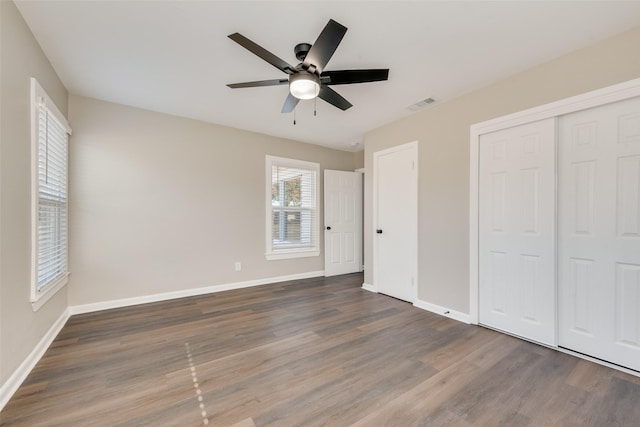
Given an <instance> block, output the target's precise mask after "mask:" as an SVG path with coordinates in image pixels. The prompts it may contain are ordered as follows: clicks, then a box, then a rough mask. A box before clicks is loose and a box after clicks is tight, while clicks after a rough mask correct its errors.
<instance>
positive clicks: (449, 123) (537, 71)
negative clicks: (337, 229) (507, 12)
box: [364, 28, 640, 313]
mask: <svg viewBox="0 0 640 427" xmlns="http://www.w3.org/2000/svg"><path fill="white" fill-rule="evenodd" d="M639 46H640V28H637V29H635V30H632V31H630V32H627V33H624V34H621V35H619V36H617V37H614V38H611V39H608V40H606V41H604V42H601V43H598V44H596V45H594V46H591V47H588V48H585V49H581V50H579V51H576V52H573V53H571V54H568V55H566V56H563V57H560V58H557V59H556V60H553V61H551V62H548V63H545V64H542V65H540V66H537V67H535V68H533V69H530V70H528V71H525V72H523V73H520V74H517V75H515V76H513V77H511V78H508V79H506V80H503V81H500V82H498V83H496V84H494V85H492V86H489V87H486V88H484V89H481V90H478V91H476V92H473V93H470V94H468V95H465V96H461V97H459V98H457V99H454V100H451V101H448V102H444V103H442V104H440V105H438V104H436V105H433V106H431V107H428V108H427V109H426V110H423V111H421V112H419V113H416V114H414V115H412V116H410V117H408V118H406V119H403V120H400V121H397V122H394V123H391V124H389V125H386V126H383V127H381V128H378V129H376V130H374V131H372V132H369V133H368V134H367V135H366V137H365V168H366V170H367V172H368V173H366V174H365V236H364V237H365V266H369V265H372V263H373V256H372V251H371V248H372V237H373V230H374V228H375V224H372V182H373V181H372V175H373V174H372V173H371V172H372V171H373V153H374V152H375V151H378V150H381V149H384V148H388V147H391V146H395V145H399V144H403V143H406V142H410V141H415V140H417V141H419V149H418V150H419V190H418V191H419V208H418V216H419V231H418V233H419V236H418V239H419V240H418V242H419V243H418V252H419V253H418V264H419V270H418V276H419V278H418V280H419V282H418V298H419V299H421V300H422V301H426V302H429V303H432V304H436V305H439V306H442V307H445V308H448V309H453V310H457V311H460V312H463V313H468V312H469V277H468V275H469V269H468V265H469V259H468V250H469V238H468V233H469V225H468V222H469V127H470V126H471V125H472V124H474V123H478V122H482V121H485V120H488V119H491V118H495V117H500V116H503V115H506V114H509V113H514V112H517V111H521V110H524V109H527V108H530V107H534V106H537V105H541V104H544V103H548V102H551V101H555V100H558V99H562V98H566V97H569V96H573V95H577V94H580V93H584V92H587V91H590V90H593V89H597V88H601V87H605V86H609V85H612V84H615V83H619V82H622V81H626V80H631V79H634V78H638V77H640V48H639ZM470 72H472V71H470ZM371 270H372V269H370V268H368V269H367V270H366V271H365V282H366V283H369V284H373V277H372V273H371Z"/></svg>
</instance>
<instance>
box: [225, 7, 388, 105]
mask: <svg viewBox="0 0 640 427" xmlns="http://www.w3.org/2000/svg"><path fill="white" fill-rule="evenodd" d="M346 32H347V27H345V26H343V25H341V24H339V23H337V22H336V21H334V20H333V19H330V20H329V22H328V23H327V25H326V26H325V27H324V29H323V30H322V32H321V33H320V35H319V36H318V39H317V40H316V42H315V43H314V44H313V45H310V44H309V43H300V44H297V45H296V46H295V48H294V53H295V55H296V58H298V60H299V61H302V62H300V63H299V64H298V65H296V66H293V65H290V64H288V63H287V62H286V61H284V60H282V59H280V58H278V57H277V56H275V55H274V54H273V53H271V52H269V51H268V50H266V49H265V48H263V47H262V46H260V45H258V44H256V43H254V42H253V41H251V40H249V39H248V38H246V37H245V36H243V35H242V34H240V33H233V34H231V35H229V38H230V39H231V40H233V41H235V42H236V43H238V44H239V45H240V46H242V47H244V48H245V49H247V50H248V51H250V52H251V53H253V54H255V55H257V56H259V57H260V58H262V59H264V60H265V61H267V62H268V63H269V64H271V65H273V66H274V67H276V68H277V69H278V70H280V71H283V72H284V73H286V74H288V75H289V76H288V77H287V78H285V79H273V80H260V81H255V82H244V83H233V84H228V85H227V86H229V87H230V88H232V89H238V88H245V87H259V86H278V85H284V84H288V85H289V95H288V96H287V99H286V100H285V102H284V105H283V106H282V112H283V113H290V112H292V111H293V110H294V109H295V108H296V105H298V102H299V101H300V100H301V99H313V98H315V97H318V98H320V99H323V100H324V101H326V102H328V103H329V104H331V105H334V106H336V107H338V108H339V109H341V110H343V111H344V110H346V109H348V108H351V107H352V105H351V103H350V102H349V101H347V100H346V99H344V98H343V97H342V96H341V95H340V94H338V92H336V91H335V90H333V89H331V88H330V87H329V86H330V85H345V84H353V83H368V82H377V81H382V80H387V79H388V77H389V69H388V68H385V69H364V70H336V71H324V67H325V66H326V65H327V63H328V62H329V60H330V59H331V57H332V56H333V53H334V52H335V51H336V49H337V48H338V45H339V44H340V42H341V41H342V38H343V37H344V35H345V33H346Z"/></svg>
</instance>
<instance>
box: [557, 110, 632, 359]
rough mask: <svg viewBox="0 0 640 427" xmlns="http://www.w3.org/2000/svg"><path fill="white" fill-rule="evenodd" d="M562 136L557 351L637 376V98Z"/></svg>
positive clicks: (576, 118)
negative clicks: (626, 369)
mask: <svg viewBox="0 0 640 427" xmlns="http://www.w3.org/2000/svg"><path fill="white" fill-rule="evenodd" d="M559 129H560V135H559V136H560V153H559V168H560V175H559V197H558V200H559V206H558V208H559V212H558V214H559V222H558V228H559V230H558V232H559V236H558V238H559V240H558V250H559V254H558V255H559V261H558V265H559V271H558V273H559V274H558V278H559V304H560V305H559V313H560V317H559V345H560V346H562V347H566V348H569V349H571V350H575V351H578V352H580V353H585V354H588V355H591V356H594V357H597V358H600V359H604V360H607V361H610V362H613V363H616V364H620V365H623V366H626V367H629V368H632V369H636V370H640V98H634V99H631V100H627V101H622V102H617V103H614V104H609V105H605V106H602V107H597V108H593V109H590V110H585V111H581V112H578V113H573V114H569V115H567V116H564V117H561V118H560V123H559Z"/></svg>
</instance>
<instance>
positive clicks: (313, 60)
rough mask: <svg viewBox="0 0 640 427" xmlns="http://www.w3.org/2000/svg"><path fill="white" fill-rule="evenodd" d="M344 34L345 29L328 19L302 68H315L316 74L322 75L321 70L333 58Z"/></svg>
mask: <svg viewBox="0 0 640 427" xmlns="http://www.w3.org/2000/svg"><path fill="white" fill-rule="evenodd" d="M346 32H347V27H345V26H343V25H341V24H338V23H337V22H336V21H334V20H333V19H329V22H328V23H327V25H326V26H325V27H324V29H323V30H322V32H321V33H320V35H319V36H318V39H317V40H316V42H315V43H314V44H313V45H312V46H311V49H309V53H307V56H306V57H305V58H304V62H303V63H302V64H303V65H304V67H305V68H309V67H315V70H317V73H318V74H320V73H322V70H323V69H324V67H325V66H326V65H327V63H328V62H329V60H330V59H331V57H332V56H333V53H334V52H335V51H336V49H337V48H338V45H339V44H340V42H341V41H342V38H343V37H344V34H345V33H346ZM315 70H313V69H312V70H310V71H311V72H314V71H315Z"/></svg>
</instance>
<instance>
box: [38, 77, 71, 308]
mask: <svg viewBox="0 0 640 427" xmlns="http://www.w3.org/2000/svg"><path fill="white" fill-rule="evenodd" d="M41 103H44V105H46V108H47V110H49V112H50V113H51V114H52V115H53V117H54V118H55V119H56V120H57V121H59V122H60V124H61V125H62V126H63V127H64V129H65V131H66V132H67V134H68V135H71V128H70V127H69V123H68V122H67V119H66V118H65V117H64V115H63V114H62V113H61V112H60V110H59V109H58V107H56V105H55V103H54V102H53V100H51V98H49V96H48V95H47V93H46V92H45V91H44V89H43V88H42V86H40V83H38V81H37V80H36V79H35V78H34V77H32V78H31V281H30V282H31V283H30V288H31V289H30V301H31V307H32V309H33V311H37V310H38V309H40V307H42V306H43V305H44V304H45V303H46V302H47V301H48V300H49V299H51V297H53V296H54V295H55V294H56V293H57V292H58V291H59V290H60V289H62V288H63V287H64V286H65V285H66V284H67V282H68V281H69V271H68V268H69V265H68V264H69V261H68V259H69V244H68V234H67V248H66V250H67V271H66V273H64V274H63V275H61V276H60V277H58V278H57V279H56V280H54V281H52V282H51V283H49V284H47V285H46V286H44V287H42V288H41V289H38V211H39V205H40V203H39V185H38V181H39V176H38V156H39V142H40V141H39V138H40V135H39V125H40V123H39V121H38V120H39V117H40V115H39V114H38V110H39V106H40V104H41ZM68 171H69V164H68V161H67V176H68ZM68 185H69V184H68V182H67V215H68V212H69V199H68ZM67 233H68V226H67Z"/></svg>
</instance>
